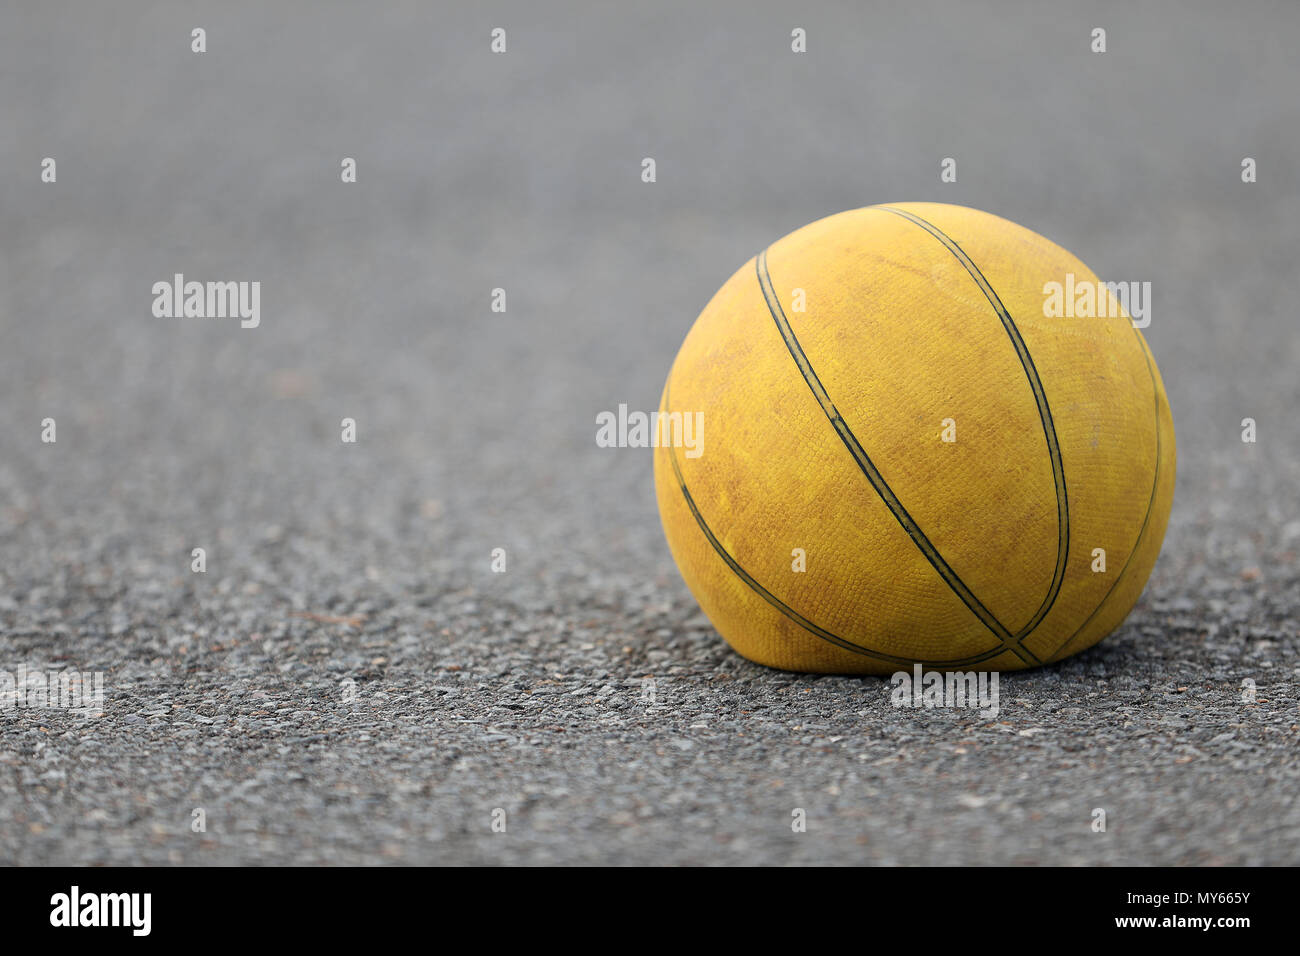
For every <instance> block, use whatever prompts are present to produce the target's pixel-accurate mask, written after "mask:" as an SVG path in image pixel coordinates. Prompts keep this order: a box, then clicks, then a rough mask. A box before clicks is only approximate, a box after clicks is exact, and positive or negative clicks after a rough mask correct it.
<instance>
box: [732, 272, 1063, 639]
mask: <svg viewBox="0 0 1300 956" xmlns="http://www.w3.org/2000/svg"><path fill="white" fill-rule="evenodd" d="M755 269H756V270H757V272H758V284H759V286H760V287H761V288H762V290H763V298H764V299H766V300H767V308H768V311H769V312H771V313H772V319H773V320H774V321H775V322H776V327H777V331H778V332H780V334H781V338H783V339H784V340H785V345H786V348H787V349H788V350H789V352H790V357H791V358H793V359H794V362H795V365H797V366H798V367H799V372H800V373H801V374H802V375H803V377H804V381H805V382H807V383H808V387H809V388H810V389H812V393H813V397H814V398H815V399H817V404H819V405H821V407H822V411H823V412H825V414H826V417H827V419H829V421H830V423H831V427H832V428H834V429H835V434H837V435H839V436H840V441H842V442H844V447H845V448H847V449H848V450H849V454H850V455H852V456H853V460H854V461H856V462H857V464H858V468H859V470H861V472H862V473H863V474H864V475H865V476H866V478H867V481H869V482H870V483H871V487H872V488H874V489H875V490H876V494H877V495H879V496H880V499H881V500H882V501H883V502H884V503H885V507H887V508H888V509H889V510H890V512H891V513H892V514H893V516H894V518H895V519H896V520H897V521H898V523H899V524H900V525H901V526H902V528H903V530H904V531H905V532H907V536H908V537H909V538H911V539H912V543H913V544H915V545H916V547H917V548H918V549H919V550H920V552H921V554H923V555H924V556H925V559H926V560H927V561H929V562H930V564H931V566H932V567H933V568H934V569H935V570H936V571H938V572H939V576H940V577H941V578H943V580H944V581H945V582H946V583H947V585H948V587H949V588H950V589H951V590H952V592H953V593H954V594H956V595H957V597H958V598H960V599H961V602H962V603H963V604H965V605H966V607H968V608H969V609H970V610H971V613H973V614H974V615H975V616H976V617H978V618H979V619H980V621H981V622H983V624H984V626H985V627H987V628H988V629H989V630H990V631H992V632H993V635H994V636H995V637H996V638H997V639H998V643H999V644H1000V645H1001V647H1002V648H1004V649H1005V650H1008V651H1011V652H1012V653H1013V654H1015V655H1016V656H1017V657H1019V658H1020V659H1021V660H1022V661H1026V662H1027V663H1032V664H1041V663H1042V661H1040V660H1039V659H1038V658H1037V657H1035V656H1034V654H1033V653H1032V652H1030V651H1029V650H1028V649H1026V648H1022V647H1021V646H1020V644H1019V642H1018V641H1017V640H1016V639H1015V638H1013V637H1012V636H1011V632H1010V631H1008V630H1007V629H1006V627H1005V626H1003V624H1002V623H1001V622H1000V621H999V620H998V619H997V618H996V617H994V616H993V613H992V612H991V611H990V610H989V609H988V608H986V607H985V606H984V605H983V604H982V603H981V602H980V600H979V598H977V597H976V596H975V594H974V593H973V592H972V591H971V589H970V588H968V587H967V586H966V583H965V582H964V581H962V579H961V578H960V577H958V575H957V572H956V571H954V570H953V569H952V568H951V567H949V566H948V562H947V561H945V560H944V559H943V555H941V554H940V553H939V549H938V548H936V547H935V546H934V544H933V543H931V541H930V539H929V538H927V537H926V536H925V532H923V531H922V530H921V527H920V525H918V524H917V523H916V520H915V519H914V518H913V517H912V516H911V515H910V514H908V511H907V509H906V508H904V507H903V503H902V502H901V501H899V500H898V496H897V495H896V494H894V491H893V489H892V488H890V487H889V484H888V483H887V482H886V481H885V479H884V476H883V475H881V474H880V471H879V470H878V469H877V468H876V466H875V463H874V462H872V460H871V458H870V456H869V455H867V452H866V449H864V448H863V447H862V444H861V443H860V442H859V441H858V439H857V436H856V435H854V434H853V430H852V429H850V428H849V426H848V423H847V422H845V421H844V417H843V416H842V415H841V414H840V412H839V409H837V408H836V407H835V403H834V402H832V401H831V397H830V395H829V394H828V393H827V392H826V387H825V386H824V385H822V382H821V379H819V378H818V377H817V373H816V372H815V371H813V367H812V363H811V362H809V361H808V356H807V355H805V354H804V351H803V347H802V346H801V345H800V344H799V340H798V339H797V338H796V337H795V334H794V329H792V328H791V327H790V321H789V319H787V318H786V315H785V311H784V310H783V309H782V308H781V303H780V301H778V299H777V296H776V290H775V289H774V288H773V287H772V277H771V276H770V275H769V274H768V271H767V251H766V250H764V251H763V252H760V253H759V254H758V258H757V259H756V260H755Z"/></svg>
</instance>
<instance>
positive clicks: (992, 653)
mask: <svg viewBox="0 0 1300 956" xmlns="http://www.w3.org/2000/svg"><path fill="white" fill-rule="evenodd" d="M664 407H665V408H672V404H671V401H670V400H669V398H668V396H667V395H665V396H664ZM668 458H669V461H671V462H672V466H673V475H674V476H675V477H676V478H677V487H678V488H680V489H681V492H682V498H683V499H684V500H685V501H686V507H687V508H689V509H690V510H691V514H692V515H693V516H694V517H695V523H696V524H697V525H699V527H700V531H701V532H703V534H704V537H705V538H706V539H707V540H708V542H709V544H710V545H712V546H713V550H714V551H715V552H716V553H717V555H718V557H720V558H721V559H722V560H723V561H724V562H725V563H726V565H727V567H729V568H731V571H732V573H733V574H735V575H736V577H738V578H740V580H741V581H743V582H744V583H745V585H746V586H747V587H749V589H750V590H752V591H753V592H754V593H755V594H757V595H758V596H759V597H761V598H762V599H763V600H765V601H766V602H767V603H768V604H770V605H772V607H774V608H776V609H777V610H778V611H780V612H781V613H782V614H784V615H785V616H786V617H788V618H789V619H790V620H792V621H794V622H795V623H796V624H798V625H799V626H800V627H802V628H803V629H804V630H806V631H808V632H809V633H810V634H812V635H814V636H816V637H819V638H821V639H822V640H823V641H827V642H828V643H831V644H834V645H835V646H836V647H839V648H842V649H844V650H846V651H849V652H851V653H853V654H860V655H862V656H863V657H870V658H873V659H875V660H878V661H884V662H885V663H887V664H898V665H904V666H911V665H913V664H920V665H922V666H923V667H959V666H965V665H969V664H981V663H983V662H984V661H987V660H990V659H992V658H994V657H997V656H999V655H1001V654H1004V653H1006V651H1007V650H1008V648H1005V647H1003V646H1002V645H1000V644H999V645H998V646H997V647H995V648H992V649H991V650H987V651H983V652H982V653H980V654H976V655H974V656H972V657H962V658H955V659H953V660H946V661H926V660H917V659H916V658H913V657H895V656H894V655H893V654H886V653H884V652H883V651H873V650H871V649H870V648H868V647H863V646H862V645H860V644H854V643H853V642H852V641H850V640H848V639H846V638H843V637H840V636H839V635H837V634H832V633H831V632H830V631H828V630H826V629H825V628H824V627H820V626H818V625H817V624H814V623H813V622H812V621H810V620H808V619H807V618H806V617H804V616H803V615H802V614H800V613H799V612H798V611H796V610H795V609H794V608H792V607H790V605H788V604H786V603H785V602H784V601H782V600H781V599H780V598H779V597H777V596H776V595H775V594H773V593H772V592H771V591H769V590H768V589H767V588H765V587H763V585H761V584H759V583H758V581H756V580H754V577H753V575H751V574H750V573H749V572H748V571H746V570H745V569H744V568H743V567H741V565H740V562H739V561H737V560H736V559H735V558H734V557H732V556H731V554H730V553H729V552H728V551H727V549H726V548H725V547H723V545H722V542H721V541H719V540H718V539H717V536H716V535H714V533H713V531H712V529H711V528H710V527H709V524H708V522H707V521H705V520H704V515H702V514H700V509H699V508H698V507H697V506H696V504H695V499H694V498H693V497H691V493H690V490H689V489H688V488H687V487H686V479H685V478H684V477H683V476H682V471H681V467H680V466H679V465H678V464H677V450H676V448H674V447H673V446H671V445H670V446H669V447H668Z"/></svg>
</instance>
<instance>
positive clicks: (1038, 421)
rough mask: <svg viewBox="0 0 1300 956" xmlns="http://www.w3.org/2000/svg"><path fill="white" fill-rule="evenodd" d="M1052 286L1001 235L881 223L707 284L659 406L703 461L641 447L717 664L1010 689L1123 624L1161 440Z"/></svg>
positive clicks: (809, 233) (892, 209)
mask: <svg viewBox="0 0 1300 956" xmlns="http://www.w3.org/2000/svg"><path fill="white" fill-rule="evenodd" d="M1071 274H1072V275H1073V277H1074V278H1073V281H1074V282H1075V283H1076V284H1078V283H1084V282H1093V283H1095V282H1097V278H1096V276H1095V275H1094V274H1093V273H1092V272H1091V270H1089V269H1088V267H1087V266H1085V265H1084V264H1083V263H1082V262H1080V261H1079V260H1078V259H1077V258H1075V257H1074V256H1073V255H1071V254H1070V253H1069V252H1067V251H1066V250H1065V249H1062V248H1061V247H1060V246H1057V245H1056V244H1054V243H1052V242H1050V241H1048V240H1047V239H1044V238H1043V237H1042V236H1039V235H1037V234H1036V233H1033V232H1031V231H1029V230H1028V229H1025V228H1023V227H1021V226H1018V225H1016V224H1015V223H1012V222H1009V221H1007V220H1005V219H1001V218H998V217H996V216H992V215H989V214H988V213H984V212H979V211H977V210H974V209H967V208H963V207H959V206H951V205H943V204H937V203H900V204H894V205H888V206H873V207H869V208H865V209H856V210H852V211H849V212H844V213H840V214H838V215H835V216H830V217H828V218H826V219H822V220H820V221H818V222H814V223H812V224H810V225H808V226H805V227H804V228H802V229H799V230H797V231H795V232H793V233H791V234H790V235H788V236H786V237H785V238H783V239H780V240H778V241H777V242H775V243H773V244H772V245H771V246H770V247H769V248H768V249H766V250H765V251H763V252H762V253H760V254H759V255H758V256H756V257H755V258H754V259H751V260H750V261H749V262H748V263H746V264H745V265H744V266H742V267H741V268H740V269H739V270H738V271H737V272H736V273H735V275H733V276H732V277H731V279H729V280H728V281H727V283H726V284H725V285H723V287H722V288H721V289H720V290H719V291H718V292H717V294H716V295H715V296H714V297H713V299H712V300H711V301H710V302H709V304H708V305H707V306H706V307H705V309H704V311H703V312H702V313H701V315H700V317H699V318H698V319H697V320H696V322H695V324H694V326H693V327H692V328H691V331H690V333H689V334H688V335H687V337H686V340H685V342H684V343H683V345H682V347H681V350H680V352H679V353H678V355H677V358H676V361H675V362H674V363H673V366H672V369H671V371H670V373H669V376H668V381H667V383H666V385H665V388H664V394H663V400H662V403H661V409H660V410H661V412H666V413H672V412H682V413H695V412H702V413H703V421H704V431H703V445H702V454H700V455H698V457H691V456H688V455H686V454H684V453H683V449H682V448H674V447H671V445H661V446H660V447H659V448H657V449H656V451H655V486H656V493H657V495H658V500H659V510H660V515H661V516H662V519H663V525H664V530H665V533H666V535H667V538H668V544H669V547H670V549H671V551H672V554H673V557H674V559H675V560H676V562H677V566H678V567H679V568H680V569H681V573H682V576H683V577H684V578H685V580H686V583H687V585H688V586H689V587H690V589H691V591H692V593H693V594H694V595H695V597H696V599H697V600H698V601H699V602H700V605H701V607H702V608H703V609H704V611H705V613H706V614H707V615H708V617H709V619H710V620H711V621H712V622H713V624H714V625H715V626H716V627H717V629H718V631H719V632H720V633H721V634H722V636H723V637H725V638H726V639H727V641H728V642H729V643H730V644H731V646H732V647H734V648H735V649H736V650H737V651H739V652H740V653H741V654H743V655H745V656H746V657H748V658H750V659H752V660H755V661H758V662H759V663H762V664H767V665H770V666H773V667H781V668H786V669H791V670H801V671H817V672H838V673H877V674H885V673H891V672H893V671H897V670H899V669H900V668H901V667H906V666H910V665H911V664H914V663H921V664H923V665H926V666H929V667H934V668H939V669H962V670H1012V669H1019V668H1024V667H1032V666H1036V665H1039V664H1043V663H1047V662H1050V661H1055V660H1059V659H1061V658H1063V657H1066V656H1068V655H1070V654H1074V653H1076V652H1078V651H1080V650H1083V649H1084V648H1087V647H1090V646H1091V645H1092V644H1095V643H1096V642H1097V641H1099V640H1100V639H1101V638H1102V637H1104V636H1105V635H1106V634H1108V633H1109V632H1110V631H1112V630H1113V629H1114V628H1115V627H1116V626H1118V625H1119V624H1120V622H1122V621H1123V620H1124V618H1125V616H1126V615H1127V614H1128V612H1129V611H1130V610H1131V609H1132V607H1133V605H1134V603H1135V602H1136V601H1137V599H1138V597H1139V595H1140V594H1141V592H1142V588H1143V586H1144V585H1145V583H1146V580H1147V577H1148V575H1149V574H1150V572H1151V568H1152V566H1153V565H1154V563H1155V560H1156V557H1157V555H1158V553H1159V551H1160V544H1161V540H1162V538H1163V536H1164V532H1165V526H1166V524H1167V522H1168V518H1169V509H1170V506H1171V503H1172V500H1173V487H1174V462H1175V455H1174V430H1173V420H1172V417H1171V414H1170V410H1169V404H1168V401H1167V399H1166V397H1165V391H1164V387H1163V385H1162V383H1161V381H1160V375H1159V372H1158V371H1157V369H1156V365H1155V361H1154V359H1153V358H1152V356H1151V353H1150V351H1149V350H1148V348H1147V345H1146V343H1145V341H1144V340H1143V338H1142V335H1141V333H1140V332H1139V331H1138V330H1137V329H1136V328H1134V327H1133V324H1132V321H1131V320H1130V318H1129V317H1128V316H1127V314H1126V313H1123V312H1122V310H1121V312H1120V314H1118V315H1114V316H1101V317H1094V316H1067V317H1048V316H1046V315H1045V314H1044V299H1045V293H1044V287H1045V284H1046V283H1049V282H1062V283H1064V282H1065V281H1066V277H1067V275H1071ZM800 303H801V304H802V309H800V308H799V307H798V305H799V304H800ZM945 428H947V430H948V431H947V435H948V437H949V438H955V440H950V441H944V440H943V437H942V436H943V433H944V430H945ZM800 551H802V553H803V554H804V555H806V559H805V561H806V564H805V566H804V570H801V571H799V570H795V566H796V562H797V556H798V554H799V552H800ZM1100 556H1104V570H1097V568H1098V567H1099V566H1100V561H1099V557H1100Z"/></svg>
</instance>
